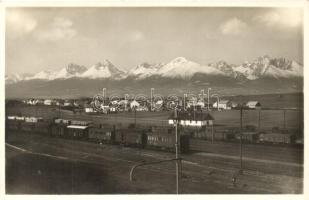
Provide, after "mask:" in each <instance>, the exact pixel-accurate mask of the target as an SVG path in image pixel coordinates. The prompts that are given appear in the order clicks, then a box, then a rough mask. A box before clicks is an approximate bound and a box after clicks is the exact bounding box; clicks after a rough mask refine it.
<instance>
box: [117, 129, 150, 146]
mask: <svg viewBox="0 0 309 200" xmlns="http://www.w3.org/2000/svg"><path fill="white" fill-rule="evenodd" d="M115 142H116V143H118V144H123V145H126V146H138V147H144V146H145V145H146V142H147V136H146V134H145V129H136V128H126V129H119V130H116V131H115Z"/></svg>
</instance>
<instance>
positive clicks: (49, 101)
mask: <svg viewBox="0 0 309 200" xmlns="http://www.w3.org/2000/svg"><path fill="white" fill-rule="evenodd" d="M52 102H53V101H52V100H50V99H45V100H44V105H47V106H51V105H52Z"/></svg>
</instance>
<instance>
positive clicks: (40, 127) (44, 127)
mask: <svg viewBox="0 0 309 200" xmlns="http://www.w3.org/2000/svg"><path fill="white" fill-rule="evenodd" d="M50 126H51V123H50V122H48V121H39V122H37V123H34V132H35V133H39V134H43V135H49V134H50V131H51V129H50Z"/></svg>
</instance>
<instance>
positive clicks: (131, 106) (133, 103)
mask: <svg viewBox="0 0 309 200" xmlns="http://www.w3.org/2000/svg"><path fill="white" fill-rule="evenodd" d="M139 106H140V104H139V103H138V102H137V101H135V100H133V101H131V103H130V108H131V109H132V108H137V107H139Z"/></svg>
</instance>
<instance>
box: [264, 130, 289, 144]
mask: <svg viewBox="0 0 309 200" xmlns="http://www.w3.org/2000/svg"><path fill="white" fill-rule="evenodd" d="M294 140H295V136H294V135H292V134H282V133H262V134H260V135H259V142H261V143H275V144H291V143H294Z"/></svg>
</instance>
